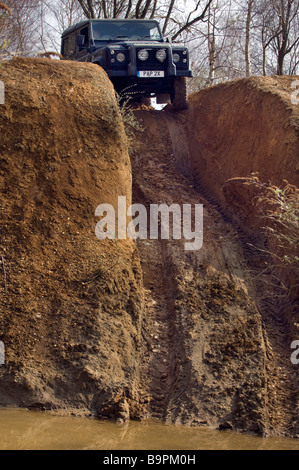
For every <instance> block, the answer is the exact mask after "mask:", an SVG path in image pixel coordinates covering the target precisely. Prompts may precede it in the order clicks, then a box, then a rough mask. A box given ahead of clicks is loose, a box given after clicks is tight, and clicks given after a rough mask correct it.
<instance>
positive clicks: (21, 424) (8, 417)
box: [0, 410, 299, 450]
mask: <svg viewBox="0 0 299 470" xmlns="http://www.w3.org/2000/svg"><path fill="white" fill-rule="evenodd" d="M0 449H1V450H10V449H14V450H23V449H25V450H38V449H43V450H48V449H49V450H54V449H55V450H56V449H57V450H81V449H84V450H87V449H88V450H89V449H91V450H210V449H212V450H245V449H246V450H247V449H250V450H254V449H259V450H271V449H273V450H279V449H281V450H299V440H292V439H285V438H267V439H264V438H260V437H255V436H245V435H240V434H236V433H233V432H226V431H225V432H224V431H213V430H205V429H198V428H187V427H182V426H173V425H166V424H162V423H161V422H157V421H149V422H144V423H139V422H131V423H128V424H115V423H111V422H108V423H107V422H99V421H96V420H92V419H88V418H75V417H74V418H72V417H68V418H65V417H61V416H53V415H50V414H48V413H39V412H28V411H25V410H0Z"/></svg>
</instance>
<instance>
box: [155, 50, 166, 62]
mask: <svg viewBox="0 0 299 470" xmlns="http://www.w3.org/2000/svg"><path fill="white" fill-rule="evenodd" d="M156 58H157V59H158V60H159V61H160V62H164V60H165V59H166V51H165V49H160V50H159V51H158V52H157V53H156Z"/></svg>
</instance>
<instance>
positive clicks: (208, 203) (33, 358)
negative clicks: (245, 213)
mask: <svg viewBox="0 0 299 470" xmlns="http://www.w3.org/2000/svg"><path fill="white" fill-rule="evenodd" d="M0 80H3V81H4V82H5V85H6V103H5V105H4V106H1V114H0V128H1V133H2V137H1V142H0V155H1V160H0V207H1V215H2V217H1V225H0V230H1V232H0V236H1V238H0V259H1V276H2V277H1V282H0V289H1V304H0V305H1V307H0V340H1V341H3V342H4V343H5V346H6V364H5V365H4V366H0V405H1V406H14V405H16V406H24V407H30V408H38V409H50V410H52V411H53V410H56V412H63V413H70V412H71V413H77V414H91V415H93V416H97V417H99V418H109V419H111V418H117V419H122V420H123V419H128V418H131V419H143V418H147V417H155V418H160V419H164V420H167V421H171V422H175V423H183V424H188V425H194V426H203V425H208V426H213V427H217V428H220V429H236V430H242V431H250V432H257V433H264V434H267V433H274V434H279V433H281V434H289V435H292V436H294V435H298V434H299V423H298V389H299V384H298V370H297V368H296V367H297V366H294V365H292V364H291V362H290V355H291V351H290V340H291V339H295V337H294V336H293V334H295V333H296V331H297V330H295V329H292V330H291V329H290V322H284V321H283V312H281V311H280V310H279V308H280V307H279V305H278V304H277V305H273V304H274V302H272V303H271V304H268V303H261V297H262V290H263V287H262V286H260V285H259V284H257V283H256V282H255V280H254V276H253V271H254V270H255V269H259V270H260V269H261V266H262V265H261V262H264V260H263V261H261V258H260V257H259V256H256V255H255V254H254V251H252V250H251V249H249V248H248V244H247V243H248V240H249V238H248V237H249V232H248V233H247V232H246V231H244V230H243V229H242V227H240V225H241V224H238V223H237V222H238V220H237V219H235V220H234V218H233V217H232V215H233V214H231V212H230V210H229V204H228V199H227V197H228V196H229V194H230V191H225V190H224V188H225V186H226V180H227V179H229V178H237V177H238V178H239V177H244V176H247V175H248V174H249V173H250V172H251V171H260V172H262V171H264V173H262V175H263V174H266V173H267V172H266V171H265V170H264V166H263V165H264V162H265V159H264V158H263V157H262V156H260V157H259V158H257V159H256V165H255V166H254V167H252V166H251V164H250V162H251V160H252V155H253V154H252V153H250V152H247V154H246V155H245V154H244V152H245V149H246V148H247V146H248V145H249V142H256V145H257V147H256V148H259V144H260V145H265V149H267V152H268V153H267V155H269V158H270V157H271V159H273V165H271V168H273V172H274V173H273V174H277V177H278V176H279V175H280V176H281V178H289V181H290V182H292V183H293V184H294V183H296V181H295V179H294V178H293V179H291V167H292V165H293V164H294V162H295V160H296V151H297V150H296V136H297V134H296V132H297V131H296V126H297V124H296V122H297V121H296V119H297V117H296V115H295V114H292V113H295V111H294V110H291V107H290V106H286V103H285V102H283V101H282V100H283V98H281V95H283V93H281V92H280V91H279V90H278V87H276V91H275V93H273V92H272V91H273V90H268V91H267V93H266V92H265V91H264V88H263V87H264V85H263V84H264V83H265V82H263V81H261V82H258V81H256V80H255V79H252V81H251V82H250V81H249V82H248V81H241V82H236V83H234V84H231V85H226V87H227V88H225V86H224V88H223V90H227V93H224V94H223V93H222V92H221V87H220V88H219V90H220V91H218V89H217V88H216V89H214V88H213V89H212V90H210V91H208V90H207V91H204V92H202V94H201V93H200V94H199V95H195V96H194V97H193V98H191V101H190V108H189V110H187V111H186V112H183V113H173V112H172V111H171V109H169V108H166V109H165V110H164V111H163V112H159V111H154V110H152V109H150V108H141V109H139V110H137V111H136V112H135V113H136V117H137V119H138V120H139V121H140V123H141V124H143V126H144V131H143V132H140V131H136V132H135V140H134V139H133V149H132V151H131V162H130V159H129V154H128V147H127V139H126V136H125V133H124V127H123V123H122V120H121V116H120V113H119V109H118V106H117V103H116V100H115V96H114V93H113V88H112V85H111V83H110V82H109V80H108V78H107V76H106V74H105V73H104V72H103V71H102V70H101V69H100V68H98V67H96V66H93V65H90V64H80V63H69V62H64V61H60V62H59V61H51V60H47V59H44V60H40V59H39V60H36V59H15V60H13V61H11V62H8V63H5V64H3V66H2V67H1V68H0ZM269 83H270V82H269ZM282 83H283V82H282ZM271 86H272V85H271ZM233 90H235V93H236V96H237V97H238V98H236V97H235V98H234V99H235V111H234V112H235V113H236V112H237V111H238V109H242V108H241V106H239V107H238V106H237V104H238V100H239V101H240V102H241V103H242V102H243V101H242V100H243V99H247V100H249V101H248V102H249V103H251V105H250V109H251V113H252V117H251V120H250V122H255V119H253V113H254V110H255V108H256V106H257V105H258V103H259V102H260V101H261V102H262V103H263V104H262V107H263V106H265V108H267V109H269V110H271V109H272V105H273V106H274V108H273V109H275V110H279V115H280V118H279V119H280V120H282V121H281V122H282V126H283V128H284V130H285V134H284V132H283V131H282V130H281V134H280V139H279V142H282V143H281V145H282V147H281V148H283V149H285V147H283V142H285V141H286V140H287V142H288V145H287V147H286V148H287V149H288V153H287V154H286V155H287V158H283V159H280V161H279V163H277V162H276V158H278V154H276V153H273V149H276V146H275V145H274V144H273V145H272V144H271V145H272V147H271V149H272V150H271V151H270V150H269V149H268V147H267V146H266V143H264V142H263V139H262V136H261V135H260V134H262V132H260V130H259V128H258V126H256V127H254V128H252V129H249V130H248V131H247V132H245V130H242V132H244V134H242V133H241V132H239V126H240V122H242V121H240V119H237V118H233V112H232V111H231V114H232V115H230V114H229V113H230V111H229V103H228V101H227V97H228V93H230V95H231V98H233V97H234V91H233ZM209 93H210V97H208V95H209ZM248 94H249V96H247V95H248ZM202 100H203V101H202ZM221 100H222V102H221ZM268 100H269V103H270V104H271V103H272V104H271V106H270V104H269V103H268ZM202 103H204V106H203V105H202ZM217 106H218V107H217ZM226 106H227V107H226ZM205 109H206V111H205ZM205 112H206V115H205ZM212 112H214V113H215V116H214V117H215V118H216V115H217V116H218V117H217V119H216V121H215V120H213V119H212V118H211V120H210V121H209V120H208V119H207V118H208V115H210V114H211V113H212ZM276 115H277V113H276V112H275V113H274V116H275V117H276ZM265 116H266V113H265ZM234 119H235V120H234ZM277 119H278V118H277ZM213 122H214V123H215V122H216V123H218V124H217V125H218V127H217V128H214V129H213V127H212V126H213ZM274 122H275V119H274ZM287 124H288V125H287ZM225 125H227V126H228V127H227V129H226V132H227V133H228V136H230V138H228V139H227V141H225V130H224V126H225ZM244 125H245V124H244ZM197 126H199V127H197ZM205 126H206V127H205ZM232 126H235V128H234V130H233V129H232V128H231V127H232ZM269 126H270V124H269ZM242 129H243V125H242ZM294 129H295V131H294ZM221 132H222V134H220V133H221ZM293 132H294V133H293ZM271 133H272V134H271ZM276 133H277V126H276V125H275V126H274V127H273V130H271V129H269V130H268V133H267V139H268V141H267V142H268V144H269V145H270V143H271V142H272V140H271V139H274V138H276ZM233 135H234V136H235V137H234V138H235V139H236V140H237V141H238V139H239V137H240V139H241V140H240V142H239V143H238V142H237V143H235V144H234V146H233V144H232V141H233ZM215 139H216V140H217V139H218V140H217V146H216V147H215V146H214V144H213V142H215ZM250 139H252V141H251V140H250ZM241 142H243V147H242V148H241V152H240V153H239V154H238V155H237V148H238V146H239V147H240V143H241ZM250 145H251V144H250ZM252 145H253V144H252ZM218 147H219V149H218ZM232 147H234V154H233V155H232ZM254 148H255V147H254ZM205 149H207V150H208V151H207V152H205ZM217 149H218V150H217ZM265 151H266V150H265ZM217 152H218V153H217ZM262 154H263V152H261V155H262ZM221 155H222V156H225V160H224V161H223V162H221V161H220V157H221ZM254 155H255V153H254ZM279 155H280V153H279ZM230 157H231V158H230ZM240 162H241V163H242V164H241V163H240ZM239 165H240V166H239ZM283 166H285V169H284V167H283ZM275 168H276V169H277V170H275ZM278 168H279V170H278ZM269 171H270V170H269ZM132 175H133V178H132ZM272 181H273V182H275V184H278V183H279V181H280V180H279V178H278V180H274V179H273V180H272ZM132 183H133V188H132ZM234 184H235V185H236V183H234ZM235 187H236V186H235ZM132 189H133V194H132ZM239 189H240V188H239ZM239 189H238V191H239ZM236 192H237V189H235V193H236ZM120 195H126V196H127V203H128V205H129V204H130V202H131V200H133V202H135V203H141V204H143V205H145V207H147V209H149V206H150V205H151V204H160V203H166V204H168V205H171V204H173V203H177V204H179V205H180V207H181V206H182V205H183V204H192V205H193V206H194V205H195V204H203V205H204V242H203V247H202V249H201V250H198V251H186V250H185V249H184V242H185V240H184V239H182V240H173V239H170V240H161V239H158V240H150V239H149V240H138V241H137V243H136V242H133V241H130V240H125V241H122V240H118V238H117V237H116V238H115V239H114V240H106V241H99V240H98V239H97V238H96V236H95V225H96V223H97V221H98V218H97V217H95V209H96V207H97V206H98V205H99V204H101V203H110V204H112V205H113V206H114V207H115V208H116V207H117V197H118V196H120ZM235 212H236V214H237V209H236V210H235ZM239 213H240V214H241V213H242V204H241V205H240V208H239ZM248 220H249V219H248ZM255 220H256V217H255V216H252V221H253V223H255ZM278 307H279V308H278ZM292 315H294V314H293V313H292V314H290V318H292V319H293V316H292ZM294 328H295V327H294Z"/></svg>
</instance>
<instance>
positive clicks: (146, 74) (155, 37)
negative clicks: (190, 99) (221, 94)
mask: <svg viewBox="0 0 299 470" xmlns="http://www.w3.org/2000/svg"><path fill="white" fill-rule="evenodd" d="M61 54H62V56H63V58H64V59H66V60H76V61H81V62H93V63H95V64H98V65H100V66H101V67H102V68H103V69H104V70H105V71H106V72H107V74H108V76H109V78H110V80H111V81H112V83H113V85H114V88H115V90H116V91H117V93H118V94H119V95H120V96H121V97H124V96H132V97H134V98H139V99H142V98H150V97H156V98H157V103H158V104H161V103H167V102H169V101H171V102H172V104H173V106H174V107H175V108H176V109H184V108H186V106H187V90H186V77H191V76H192V72H191V70H190V69H189V52H188V49H187V48H186V47H180V46H179V45H174V44H172V43H171V40H169V39H168V38H164V37H163V36H162V33H161V29H160V26H159V23H158V22H157V21H155V20H126V19H123V20H121V19H113V20H86V21H82V22H80V23H77V24H76V25H74V26H72V27H70V28H68V29H67V30H66V31H65V32H64V33H63V34H62V44H61Z"/></svg>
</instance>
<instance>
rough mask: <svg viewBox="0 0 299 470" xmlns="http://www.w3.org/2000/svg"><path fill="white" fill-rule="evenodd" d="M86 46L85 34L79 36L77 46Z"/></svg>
mask: <svg viewBox="0 0 299 470" xmlns="http://www.w3.org/2000/svg"><path fill="white" fill-rule="evenodd" d="M84 44H85V36H84V35H83V34H79V35H78V36H77V46H79V47H82V46H84Z"/></svg>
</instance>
